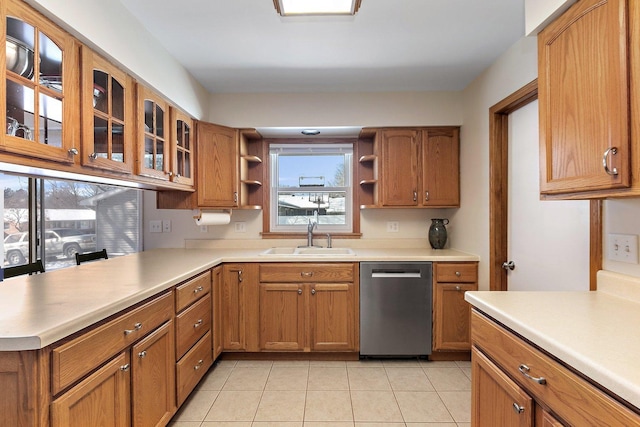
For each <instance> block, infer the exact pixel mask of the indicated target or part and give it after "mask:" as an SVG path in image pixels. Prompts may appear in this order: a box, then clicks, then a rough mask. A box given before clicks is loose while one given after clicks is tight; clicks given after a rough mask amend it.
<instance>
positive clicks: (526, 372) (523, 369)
mask: <svg viewBox="0 0 640 427" xmlns="http://www.w3.org/2000/svg"><path fill="white" fill-rule="evenodd" d="M518 370H519V371H520V373H521V374H522V375H524V376H525V377H527V378H528V379H530V380H531V381H535V382H537V383H538V384H542V385H545V384H546V383H547V380H546V378H544V377H532V376H531V375H529V371H530V370H531V369H530V368H529V367H528V366H527V365H525V364H524V363H523V364H522V365H520V366H519V367H518Z"/></svg>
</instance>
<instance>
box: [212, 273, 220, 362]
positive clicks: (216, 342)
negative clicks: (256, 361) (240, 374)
mask: <svg viewBox="0 0 640 427" xmlns="http://www.w3.org/2000/svg"><path fill="white" fill-rule="evenodd" d="M211 289H212V298H211V299H212V305H213V307H212V308H213V315H212V319H213V320H212V321H213V326H212V330H213V360H216V359H217V358H218V356H220V354H222V334H223V328H222V319H223V316H222V267H221V266H218V267H216V268H214V269H213V270H211Z"/></svg>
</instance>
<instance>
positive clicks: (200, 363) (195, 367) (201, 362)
mask: <svg viewBox="0 0 640 427" xmlns="http://www.w3.org/2000/svg"><path fill="white" fill-rule="evenodd" d="M203 363H204V360H202V359H200V360H198V363H197V364H196V366H194V367H193V370H194V371H197V370H198V369H200V367H201V366H202V364H203Z"/></svg>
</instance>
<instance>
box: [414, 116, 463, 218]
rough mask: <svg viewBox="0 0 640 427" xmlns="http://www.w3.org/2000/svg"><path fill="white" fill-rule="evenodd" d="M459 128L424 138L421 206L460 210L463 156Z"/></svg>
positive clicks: (436, 131) (427, 132)
mask: <svg viewBox="0 0 640 427" xmlns="http://www.w3.org/2000/svg"><path fill="white" fill-rule="evenodd" d="M459 139H460V138H459V131H458V129H457V128H443V129H428V130H425V131H423V138H422V191H421V193H420V196H421V197H422V204H423V205H424V206H433V207H436V206H437V207H457V206H460V154H459V150H460V148H459V145H460V143H459Z"/></svg>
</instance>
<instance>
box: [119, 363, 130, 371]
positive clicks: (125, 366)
mask: <svg viewBox="0 0 640 427" xmlns="http://www.w3.org/2000/svg"><path fill="white" fill-rule="evenodd" d="M120 370H121V371H123V372H127V371H128V370H129V364H128V363H127V364H125V365H122V366H120Z"/></svg>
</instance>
